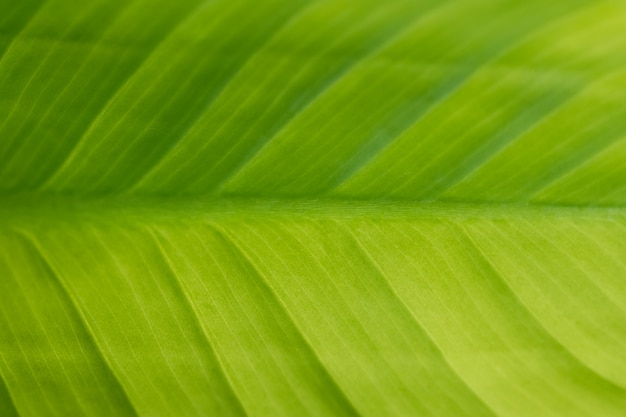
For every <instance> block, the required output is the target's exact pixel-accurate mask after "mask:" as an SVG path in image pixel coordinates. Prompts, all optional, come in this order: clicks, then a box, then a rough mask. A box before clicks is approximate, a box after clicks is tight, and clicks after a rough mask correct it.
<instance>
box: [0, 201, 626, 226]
mask: <svg viewBox="0 0 626 417" xmlns="http://www.w3.org/2000/svg"><path fill="white" fill-rule="evenodd" d="M119 216H122V217H124V218H126V219H136V220H146V219H155V220H156V219H164V220H167V219H171V220H176V219H191V218H214V219H217V218H233V219H236V218H263V217H312V218H325V217H327V218H378V219H383V218H494V219H495V218H511V217H538V216H539V217H564V216H565V217H593V218H622V219H623V218H624V217H626V207H603V206H593V205H589V206H584V207H582V206H559V205H545V204H542V205H538V204H520V203H495V202H486V203H476V202H432V201H430V202H425V201H398V200H395V201H392V200H374V199H372V200H347V199H329V198H246V197H203V196H191V197H145V196H124V197H121V196H106V197H98V196H80V195H73V196H70V195H51V194H21V195H20V194H13V195H6V194H5V195H4V196H0V224H2V223H3V224H5V225H6V224H7V223H11V222H14V221H26V222H27V221H29V220H32V221H36V220H40V221H46V220H50V221H52V220H60V219H63V220H69V221H71V220H77V219H81V218H84V219H88V218H102V217H113V218H119Z"/></svg>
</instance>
